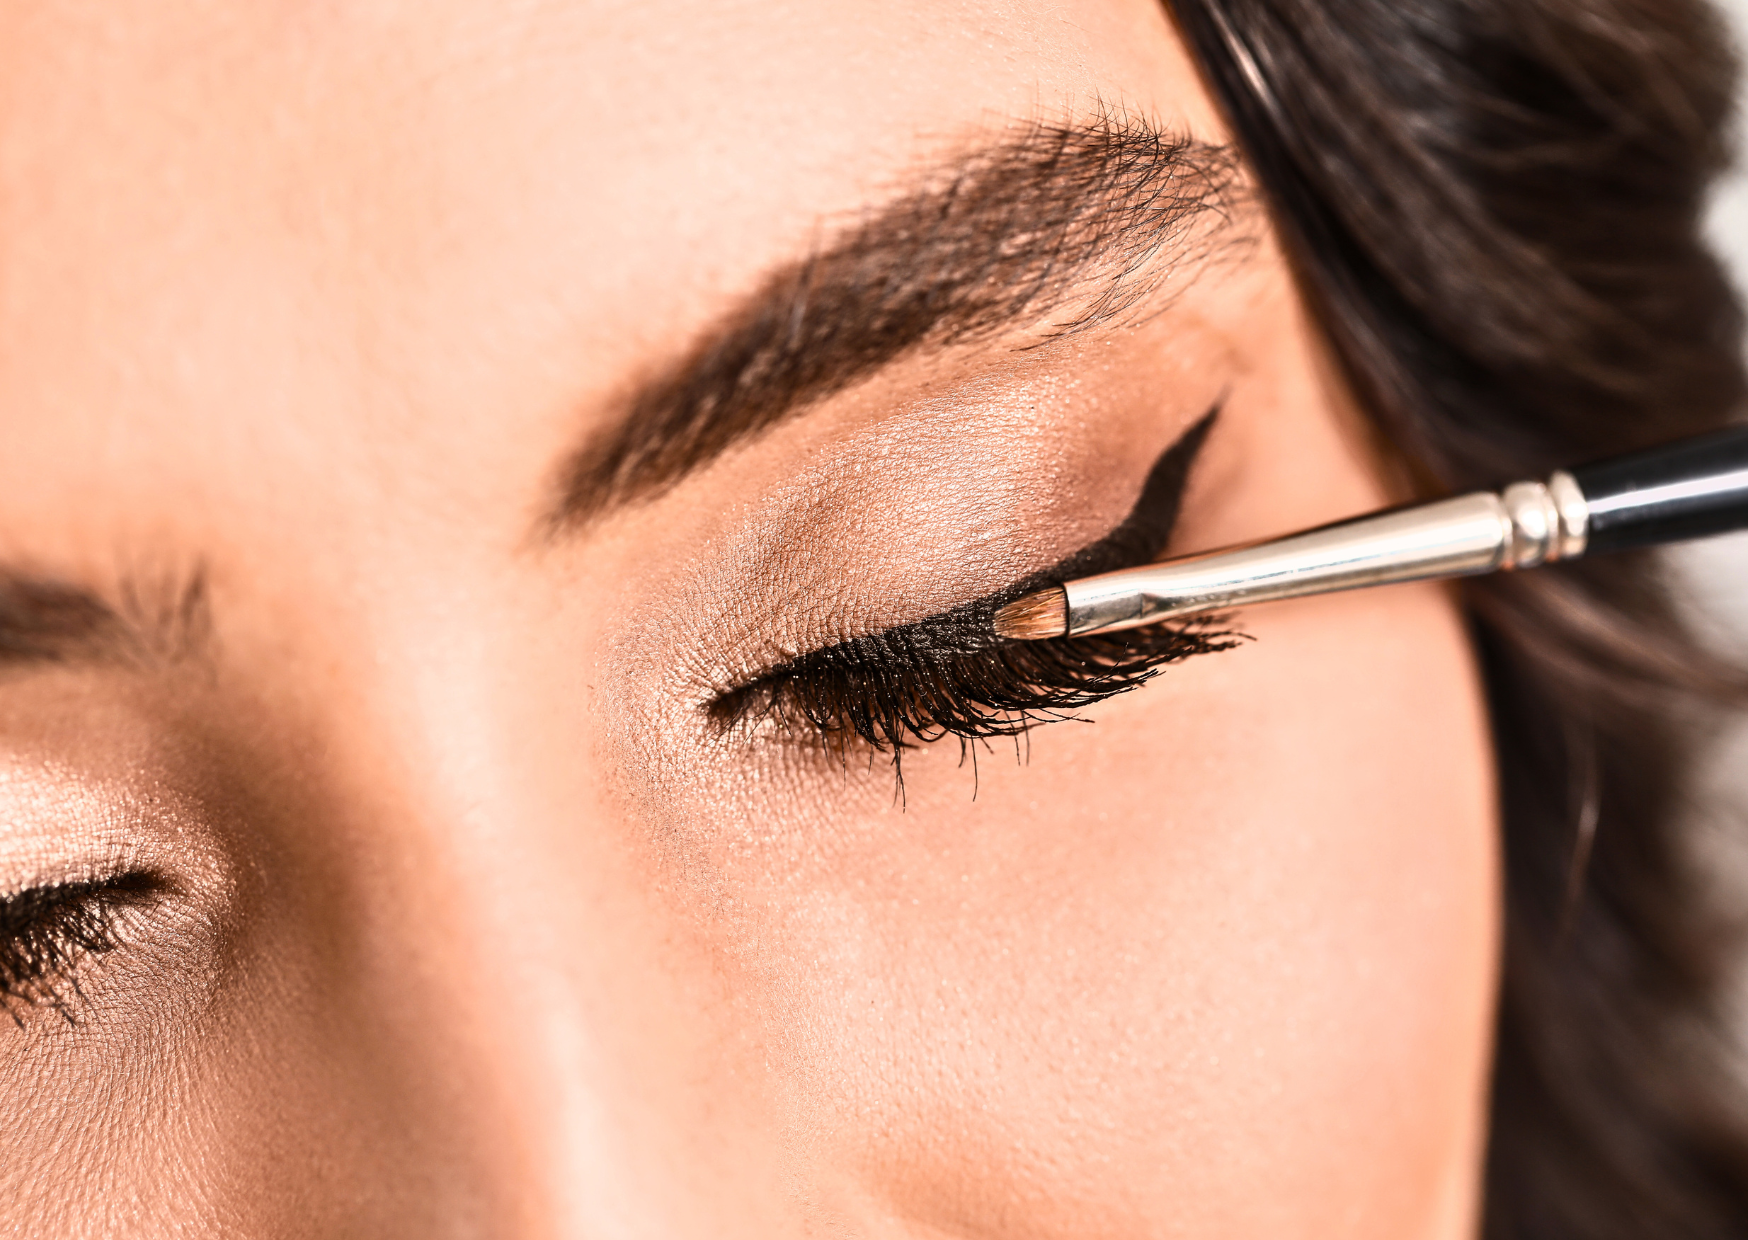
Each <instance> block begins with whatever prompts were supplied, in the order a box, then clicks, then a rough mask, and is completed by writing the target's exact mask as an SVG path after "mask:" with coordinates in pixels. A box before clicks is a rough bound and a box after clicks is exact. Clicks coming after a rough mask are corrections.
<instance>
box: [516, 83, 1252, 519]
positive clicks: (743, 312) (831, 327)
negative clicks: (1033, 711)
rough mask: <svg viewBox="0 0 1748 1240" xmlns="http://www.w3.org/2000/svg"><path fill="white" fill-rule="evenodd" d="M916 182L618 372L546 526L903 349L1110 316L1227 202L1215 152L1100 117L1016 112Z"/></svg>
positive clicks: (1234, 207) (1066, 327) (632, 490)
mask: <svg viewBox="0 0 1748 1240" xmlns="http://www.w3.org/2000/svg"><path fill="white" fill-rule="evenodd" d="M917 183H918V188H915V189H913V190H911V191H910V192H908V193H905V194H902V195H901V196H899V197H898V198H897V199H896V200H895V201H893V202H891V203H889V204H887V205H886V206H884V207H882V208H880V209H878V210H876V211H875V212H873V213H872V214H871V215H869V216H868V217H867V218H865V219H863V220H861V221H860V222H858V223H855V224H854V225H853V226H851V227H849V228H848V229H847V230H845V231H844V232H842V233H841V235H839V236H837V237H836V239H834V240H832V241H831V242H829V243H828V244H826V245H825V246H824V247H823V248H821V249H820V250H819V251H818V252H816V253H814V254H813V255H811V256H810V257H807V258H805V259H803V260H801V261H798V262H795V263H792V264H789V265H787V266H785V267H783V268H781V269H780V270H777V271H775V272H773V273H772V274H770V275H769V276H768V277H766V278H765V279H764V280H763V282H762V283H761V284H760V285H759V286H758V287H757V288H756V289H755V291H754V292H753V293H752V295H751V296H749V297H747V298H745V299H744V300H743V301H742V302H740V303H739V304H738V305H737V306H736V307H735V308H734V309H733V310H731V311H730V312H729V313H727V314H726V315H724V316H723V317H721V318H720V319H719V320H717V321H716V323H715V324H714V325H713V326H711V327H710V328H708V329H707V330H706V331H705V332H704V333H703V334H702V336H701V337H700V338H698V339H697V341H696V342H695V343H694V344H693V345H692V346H691V347H690V348H689V349H688V350H687V351H686V352H685V353H684V355H683V356H681V357H680V359H679V360H678V361H677V362H674V363H672V364H669V365H667V366H664V367H663V368H662V369H660V370H659V371H658V372H657V373H654V374H652V375H649V376H645V377H644V378H643V379H642V380H640V381H639V382H637V383H635V384H634V385H633V386H632V387H631V388H630V390H629V391H628V393H627V395H625V396H624V397H623V398H621V400H620V401H619V402H618V404H619V409H618V412H617V415H616V416H615V417H614V418H613V419H612V421H611V422H610V424H609V425H608V427H607V428H606V429H605V430H603V431H602V432H600V433H598V434H597V435H595V436H594V437H593V438H592V439H591V440H589V441H588V442H587V443H585V444H584V445H583V447H582V448H581V449H580V450H579V451H577V452H576V453H575V454H574V455H573V456H572V457H571V458H570V460H569V461H568V463H567V465H566V468H565V470H564V473H563V475H562V478H561V484H560V487H559V498H558V501H557V503H556V504H555V505H554V506H553V508H552V509H551V511H550V514H549V520H548V524H549V527H550V528H551V529H552V530H553V531H554V532H562V531H564V530H567V529H571V528H574V527H576V526H577V525H579V524H581V523H583V522H585V521H587V520H589V519H590V518H592V517H594V516H597V515H599V514H600V513H601V512H603V511H604V510H606V509H608V508H611V507H614V506H616V505H619V504H622V503H625V502H627V501H630V500H634V499H638V498H643V497H647V496H649V495H651V494H654V493H659V492H660V491H662V490H663V489H665V488H666V487H668V486H671V485H672V484H673V483H674V482H676V481H677V480H679V479H680V478H681V477H683V476H685V475H686V474H688V473H690V472H691V471H693V470H695V469H697V468H699V467H700V466H702V465H703V464H705V463H706V462H708V461H710V460H712V459H714V458H715V457H717V456H718V455H720V454H721V453H722V452H723V451H725V450H726V449H728V448H729V447H731V446H734V445H735V444H738V443H741V442H743V441H745V440H747V439H749V438H750V437H752V436H755V435H758V434H760V433H761V432H763V431H766V430H768V429H770V428H771V427H772V426H774V425H776V424H777V423H778V422H780V421H782V420H784V419H785V418H787V417H789V416H791V415H793V414H795V413H796V412H798V411H800V410H803V409H805V408H807V407H808V406H810V405H811V404H813V403H815V402H817V401H819V400H820V399H822V398H823V397H826V396H829V395H831V394H833V393H835V392H838V391H840V390H842V389H844V388H846V387H848V386H850V385H851V384H853V383H855V382H857V381H858V380H861V379H865V378H867V377H869V376H870V375H872V374H873V373H874V372H875V371H877V370H879V369H880V368H881V367H883V366H886V365H887V364H889V363H891V362H893V361H895V360H897V359H898V358H900V357H901V356H904V355H907V354H910V353H912V352H914V351H917V350H919V349H924V348H946V347H952V346H959V345H966V344H972V343H978V342H982V341H986V340H988V339H990V338H992V337H995V336H998V335H1000V334H1002V333H1004V332H1008V331H1013V330H1016V329H1019V328H1026V327H1033V328H1035V327H1037V326H1039V325H1040V324H1044V325H1046V327H1047V330H1046V333H1045V335H1046V338H1051V337H1059V336H1062V335H1066V334H1069V333H1073V332H1076V331H1080V330H1083V329H1085V328H1087V327H1089V326H1092V325H1094V324H1098V323H1103V322H1107V321H1109V320H1110V319H1111V318H1113V317H1114V316H1118V315H1121V314H1122V313H1123V312H1124V311H1126V310H1129V309H1132V308H1134V307H1135V306H1136V305H1137V304H1138V303H1139V302H1140V301H1141V300H1142V298H1144V297H1146V296H1147V295H1148V294H1149V293H1150V292H1152V291H1153V290H1154V289H1155V288H1156V287H1157V286H1158V284H1159V282H1160V281H1161V280H1163V278H1164V277H1165V275H1166V274H1168V273H1169V272H1171V271H1172V270H1174V269H1176V268H1178V267H1180V266H1182V265H1183V264H1185V263H1188V262H1192V261H1195V260H1197V259H1199V258H1203V257H1205V256H1206V255H1207V253H1208V252H1209V251H1210V249H1211V247H1214V246H1217V245H1221V244H1226V243H1228V242H1229V241H1230V240H1231V237H1230V236H1229V235H1228V234H1229V232H1230V230H1229V228H1228V227H1227V226H1228V225H1230V224H1231V223H1232V222H1233V220H1234V219H1235V218H1237V216H1238V214H1239V209H1240V206H1241V204H1242V202H1243V201H1244V187H1243V182H1242V177H1241V176H1240V171H1239V162H1238V159H1237V156H1236V154H1235V153H1234V151H1233V150H1232V148H1230V147H1227V146H1218V145H1211V144H1207V143H1201V142H1197V141H1193V140H1191V139H1188V138H1183V137H1178V136H1174V135H1171V134H1169V133H1166V132H1164V131H1162V130H1160V129H1158V128H1156V127H1154V126H1153V125H1151V124H1148V123H1146V122H1144V121H1141V120H1137V119H1134V118H1130V117H1123V116H1117V115H1114V114H1101V115H1100V116H1098V117H1097V118H1096V119H1095V120H1093V121H1092V122H1090V123H1085V124H1073V125H1050V124H1034V125H1031V126H1029V127H1027V128H1025V129H1024V130H1022V131H1021V132H1019V133H1018V134H1015V135H1010V136H1008V137H1005V138H1004V139H1002V140H1000V141H998V142H995V143H993V144H989V145H983V146H979V147H977V148H975V149H974V150H972V151H971V152H970V153H969V154H965V155H962V156H961V157H959V158H957V159H953V160H950V161H948V162H946V163H944V164H941V165H938V166H935V167H933V168H931V169H929V170H926V171H925V172H924V173H922V174H921V175H920V176H919V177H918V178H917ZM1056 315H1061V316H1062V318H1061V319H1060V321H1057V322H1054V323H1050V322H1048V320H1049V319H1050V318H1051V317H1052V316H1056Z"/></svg>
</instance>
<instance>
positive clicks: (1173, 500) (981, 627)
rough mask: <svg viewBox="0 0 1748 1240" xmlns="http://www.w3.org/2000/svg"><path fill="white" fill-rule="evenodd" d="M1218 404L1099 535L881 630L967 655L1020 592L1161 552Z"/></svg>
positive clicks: (832, 648) (754, 684)
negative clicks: (995, 584) (967, 597)
mask: <svg viewBox="0 0 1748 1240" xmlns="http://www.w3.org/2000/svg"><path fill="white" fill-rule="evenodd" d="M1222 403H1223V402H1216V404H1215V405H1214V407H1213V408H1211V409H1210V410H1208V412H1207V413H1205V414H1203V415H1202V417H1201V418H1199V419H1197V421H1196V422H1194V423H1193V424H1192V425H1191V426H1190V427H1189V428H1188V429H1187V430H1185V431H1184V432H1183V433H1182V434H1181V435H1179V436H1178V437H1177V438H1176V439H1175V440H1173V441H1172V442H1171V444H1170V445H1168V446H1167V447H1166V449H1165V451H1164V452H1162V453H1161V454H1160V456H1159V457H1158V459H1157V460H1155V462H1154V464H1153V467H1152V468H1151V469H1150V470H1149V471H1148V475H1147V478H1146V480H1145V481H1144V482H1143V483H1142V487H1141V490H1140V492H1139V494H1138V495H1137V496H1136V499H1135V503H1134V505H1133V506H1132V507H1131V508H1130V510H1129V512H1128V514H1127V515H1126V516H1125V517H1124V518H1123V520H1122V521H1120V522H1118V524H1117V525H1115V526H1113V527H1112V528H1111V529H1110V530H1109V531H1108V532H1106V533H1105V534H1104V535H1103V536H1101V537H1100V538H1098V539H1096V540H1095V541H1093V542H1091V543H1089V544H1087V545H1086V546H1084V547H1081V548H1079V549H1078V550H1075V551H1073V552H1070V553H1069V554H1068V555H1066V556H1064V557H1063V558H1062V559H1060V560H1058V561H1057V562H1056V563H1055V564H1053V565H1051V566H1050V567H1049V568H1046V569H1042V570H1040V571H1038V572H1035V573H1031V574H1028V575H1027V576H1026V577H1024V578H1022V579H1020V580H1019V581H1016V582H1013V583H1011V584H1010V585H1007V586H1004V587H1002V588H1001V589H1000V590H995V591H992V592H990V593H989V594H985V595H983V596H981V597H979V598H975V599H972V600H971V601H969V602H966V603H961V604H959V605H957V606H955V607H951V608H949V609H947V610H946V611H942V612H937V613H935V614H934V615H932V616H925V617H923V618H922V619H920V620H913V621H909V622H907V623H905V624H901V625H896V626H894V627H892V628H890V629H886V630H883V631H882V635H885V636H888V637H896V638H899V639H901V640H909V641H915V640H919V639H920V640H921V641H922V642H924V643H926V644H928V645H931V646H935V647H938V648H942V649H950V650H954V651H958V652H961V653H966V654H973V653H976V652H977V651H978V650H980V649H984V648H990V647H993V646H995V645H997V644H998V643H999V641H1000V640H1001V639H999V638H997V637H996V636H995V630H994V625H993V620H994V616H995V613H996V612H997V611H998V610H999V609H1000V608H1002V607H1003V606H1005V605H1006V604H1008V603H1011V602H1013V601H1014V600H1015V599H1017V598H1019V597H1021V596H1022V595H1024V594H1028V593H1030V592H1032V591H1034V590H1038V589H1042V588H1043V587H1045V586H1048V585H1051V584H1054V583H1060V582H1062V581H1064V580H1071V579H1073V578H1074V577H1084V576H1091V575H1093V574H1095V573H1101V572H1110V571H1112V570H1115V569H1119V568H1132V567H1134V566H1136V565H1138V564H1144V563H1147V562H1148V560H1149V559H1151V558H1152V557H1154V556H1156V555H1157V554H1158V553H1159V552H1160V551H1161V550H1162V549H1163V547H1164V545H1165V542H1166V540H1167V539H1168V538H1169V537H1170V534H1171V530H1172V528H1173V527H1174V526H1175V525H1176V521H1177V515H1178V511H1179V508H1180V506H1181V503H1182V499H1183V495H1184V492H1185V490H1186V489H1187V486H1188V482H1189V476H1190V472H1191V470H1192V468H1193V466H1194V464H1195V461H1196V459H1197V457H1198V456H1199V455H1200V454H1201V451H1202V448H1203V447H1204V446H1205V445H1206V443H1207V441H1208V435H1209V433H1210V432H1211V431H1212V430H1213V428H1214V426H1215V423H1216V422H1217V421H1218V419H1219V416H1220V410H1221V405H1222ZM860 640H861V639H859V638H849V639H845V640H842V641H836V642H832V643H830V644H829V645H826V646H822V647H819V648H817V649H815V650H811V651H807V652H805V653H802V654H800V655H796V656H792V657H790V658H787V659H784V660H783V661H782V662H780V663H778V664H776V665H775V666H773V667H770V668H767V669H765V670H764V671H762V672H760V673H759V674H757V675H755V676H753V677H751V678H749V679H748V680H746V681H743V682H741V683H739V684H736V685H733V686H731V687H730V688H728V689H727V690H725V691H724V692H722V693H719V694H717V695H715V696H714V697H713V698H712V699H711V700H710V702H709V703H708V706H707V709H708V710H709V711H710V713H711V714H713V715H715V714H718V713H719V709H720V704H722V703H724V702H726V701H727V700H728V699H731V698H734V697H736V696H739V695H745V694H747V693H749V692H752V691H756V690H757V689H758V688H759V687H760V686H761V685H762V684H766V683H769V682H771V681H772V680H775V679H778V678H785V677H789V676H793V675H796V674H798V673H801V672H802V670H803V666H804V665H805V664H807V663H809V662H815V661H826V660H829V659H830V658H832V657H833V655H834V652H837V653H841V652H844V651H847V650H849V649H850V648H852V647H853V646H855V645H856V644H857V642H859V641H860Z"/></svg>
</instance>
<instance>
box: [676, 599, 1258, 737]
mask: <svg viewBox="0 0 1748 1240" xmlns="http://www.w3.org/2000/svg"><path fill="white" fill-rule="evenodd" d="M1223 622H1224V618H1223V617H1218V616H1216V617H1203V618H1199V619H1197V620H1193V621H1190V622H1188V623H1185V624H1179V625H1170V624H1161V625H1153V626H1150V627H1148V628H1143V629H1131V630H1128V631H1126V632H1122V633H1114V634H1106V635H1100V636H1094V637H1081V638H1062V639H1058V640H1055V641H1040V642H1007V641H1000V640H997V639H994V638H991V639H989V640H987V641H979V642H973V643H954V644H950V645H945V646H943V645H942V644H941V643H939V642H938V641H935V640H931V639H929V638H928V637H927V636H924V635H921V634H919V633H917V632H916V631H914V630H907V629H902V628H901V629H895V630H891V631H889V632H886V633H877V634H873V635H870V636H866V637H859V638H854V639H851V640H849V641H846V642H842V643H839V644H837V645H835V646H832V647H829V648H827V649H825V650H820V651H816V652H814V653H812V654H808V655H802V656H801V657H799V658H796V659H793V660H790V661H788V662H785V663H784V664H782V665H781V666H779V667H777V668H775V669H773V670H772V671H770V672H768V673H766V674H765V675H763V676H761V677H759V678H758V679H757V680H755V681H753V682H752V683H750V684H748V685H745V686H743V687H741V688H739V689H735V690H733V691H731V692H729V693H727V694H725V695H723V696H722V697H720V698H718V699H716V700H715V701H713V702H712V703H711V704H710V706H709V708H708V712H709V714H710V717H711V719H712V720H713V721H714V722H715V723H716V724H717V726H718V727H720V728H722V729H724V730H729V729H732V728H737V727H745V726H749V725H759V726H762V727H768V728H772V729H774V730H775V731H777V732H778V733H780V734H784V735H788V736H792V737H800V738H804V739H809V740H812V741H814V742H816V743H819V744H822V745H823V746H824V747H825V748H827V749H828V750H830V751H832V752H833V753H835V754H836V755H837V756H839V757H847V756H848V752H849V750H850V749H851V748H853V747H857V746H860V747H864V748H867V749H870V750H872V751H875V752H883V753H885V752H889V753H891V754H892V756H893V761H894V762H895V763H897V762H898V760H899V757H900V754H901V753H902V751H903V750H904V749H906V748H909V747H911V746H914V745H917V744H927V743H929V742H931V741H937V740H941V739H943V738H945V737H949V736H952V737H957V738H958V740H959V741H960V743H961V745H962V746H964V745H970V744H972V743H974V742H977V741H981V740H988V739H990V738H994V737H1013V736H1018V735H1020V734H1021V733H1023V732H1026V731H1027V730H1029V729H1030V728H1033V727H1035V726H1037V725H1038V724H1041V723H1050V722H1055V721H1057V720H1062V719H1070V718H1074V717H1075V716H1074V712H1075V711H1076V710H1078V709H1080V708H1082V707H1086V706H1090V705H1092V704H1093V703H1095V702H1101V701H1104V700H1105V699H1106V698H1109V697H1114V696H1115V695H1117V694H1119V693H1126V692H1128V691H1129V690H1131V689H1134V688H1137V687H1138V686H1140V685H1143V684H1145V683H1146V682H1147V681H1149V680H1151V679H1152V678H1153V677H1154V676H1156V675H1158V674H1159V672H1160V670H1161V669H1163V668H1164V667H1166V666H1168V665H1169V664H1172V663H1177V662H1181V661H1182V660H1184V659H1187V658H1190V657H1192V656H1194V655H1198V654H1211V653H1214V652H1216V651H1221V650H1229V649H1231V648H1232V647H1234V646H1236V645H1238V644H1239V642H1241V641H1243V640H1245V638H1244V635H1243V634H1241V633H1238V632H1235V631H1232V630H1230V629H1222V628H1220V627H1219V626H1220V625H1221V624H1222V623H1223ZM985 631H987V629H986V630H985Z"/></svg>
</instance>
